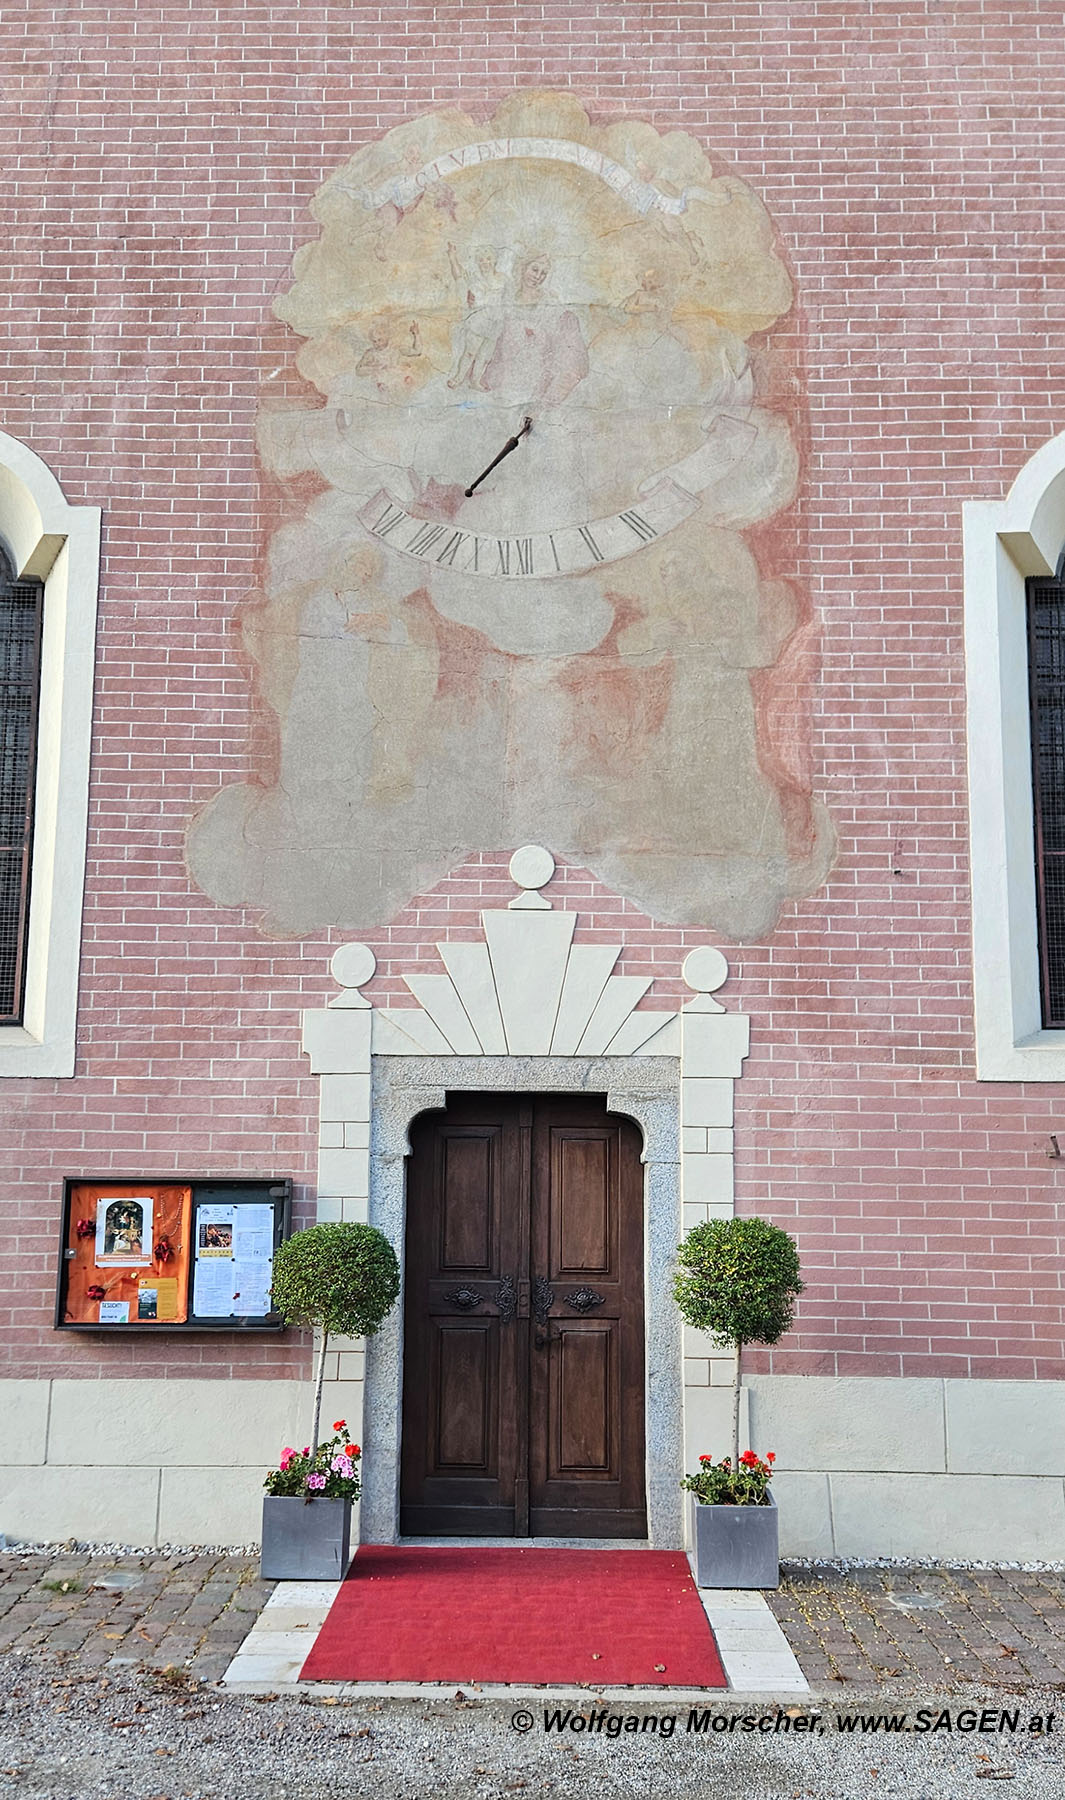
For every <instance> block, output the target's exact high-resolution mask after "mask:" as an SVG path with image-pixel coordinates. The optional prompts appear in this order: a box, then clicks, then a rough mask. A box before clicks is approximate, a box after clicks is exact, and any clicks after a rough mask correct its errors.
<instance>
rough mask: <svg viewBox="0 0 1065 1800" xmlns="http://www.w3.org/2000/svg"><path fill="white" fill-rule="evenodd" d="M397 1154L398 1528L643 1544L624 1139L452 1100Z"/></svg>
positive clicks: (636, 1149)
mask: <svg viewBox="0 0 1065 1800" xmlns="http://www.w3.org/2000/svg"><path fill="white" fill-rule="evenodd" d="M411 1144H412V1156H411V1160H410V1165H409V1174H408V1209H407V1249H406V1281H405V1287H406V1301H405V1306H406V1311H405V1337H404V1384H403V1457H402V1505H401V1512H400V1528H401V1530H402V1531H403V1532H404V1533H405V1534H409V1535H414V1536H417V1535H423V1534H433V1535H436V1534H440V1535H448V1534H457V1533H463V1534H466V1533H468V1534H470V1535H484V1536H493V1535H501V1536H523V1535H527V1534H530V1533H531V1534H532V1535H535V1536H546V1535H551V1536H566V1537H573V1536H587V1537H643V1536H645V1535H646V1512H645V1503H644V1418H643V1381H644V1344H643V1203H642V1194H643V1182H642V1168H641V1164H640V1140H639V1134H638V1132H637V1130H636V1128H635V1126H633V1125H632V1124H631V1123H630V1122H629V1121H627V1120H624V1119H620V1118H614V1117H611V1116H610V1115H608V1113H607V1112H606V1107H605V1103H604V1102H603V1101H602V1100H601V1099H597V1098H595V1097H592V1096H587V1095H579V1096H578V1095H573V1096H569V1095H566V1096H513V1095H461V1096H459V1095H456V1096H452V1097H450V1098H449V1101H448V1107H447V1112H446V1113H443V1114H441V1113H437V1114H426V1115H424V1116H423V1117H422V1118H421V1119H420V1120H418V1121H417V1122H416V1124H415V1126H414V1127H413V1128H412V1131H411Z"/></svg>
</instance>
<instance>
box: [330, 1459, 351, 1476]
mask: <svg viewBox="0 0 1065 1800" xmlns="http://www.w3.org/2000/svg"><path fill="white" fill-rule="evenodd" d="M329 1467H330V1468H331V1469H335V1470H336V1472H337V1474H338V1475H344V1476H347V1477H348V1478H349V1479H350V1476H351V1464H350V1462H349V1461H348V1459H347V1457H346V1456H334V1458H333V1460H332V1462H331V1463H330V1465H329Z"/></svg>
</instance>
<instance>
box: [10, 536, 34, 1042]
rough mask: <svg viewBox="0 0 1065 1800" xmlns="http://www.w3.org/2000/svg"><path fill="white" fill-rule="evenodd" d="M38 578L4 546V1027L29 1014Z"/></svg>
mask: <svg viewBox="0 0 1065 1800" xmlns="http://www.w3.org/2000/svg"><path fill="white" fill-rule="evenodd" d="M43 594H44V588H43V586H42V584H41V583H40V582H39V581H17V580H16V579H15V576H14V572H13V570H12V568H11V565H10V563H9V562H8V561H7V558H6V557H5V556H4V553H3V551H2V550H0V1024H4V1025H11V1024H17V1023H18V1022H19V1021H20V1020H21V1017H22V1004H23V988H24V985H25V964H26V933H27V928H28V925H29V901H30V857H31V852H32V848H33V787H34V779H33V778H34V764H35V761H36V748H37V701H38V692H39V688H40V651H41V601H42V597H43Z"/></svg>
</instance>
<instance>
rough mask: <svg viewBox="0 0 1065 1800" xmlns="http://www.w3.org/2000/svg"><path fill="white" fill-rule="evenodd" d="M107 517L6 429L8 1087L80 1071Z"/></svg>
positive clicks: (1, 718) (1, 481)
mask: <svg viewBox="0 0 1065 1800" xmlns="http://www.w3.org/2000/svg"><path fill="white" fill-rule="evenodd" d="M99 567H100V511H99V508H98V507H95V506H71V505H70V504H69V502H68V501H67V498H66V496H65V494H64V493H63V490H62V488H61V487H60V485H59V483H58V481H57V480H56V478H55V476H54V475H53V474H52V471H51V469H49V467H48V466H47V464H46V463H44V462H42V461H41V458H40V457H39V456H36V455H35V454H34V452H33V451H32V450H30V449H28V448H27V446H26V445H25V444H20V443H19V441H18V439H17V438H13V437H9V436H8V435H7V434H6V433H5V432H2V431H0V1077H4V1076H13V1077H16V1078H24V1077H26V1076H42V1077H52V1078H54V1077H56V1076H70V1075H73V1073H74V1062H75V1049H76V1025H77V1008H78V967H79V961H80V955H81V919H82V900H83V895H84V890H85V845H86V828H87V819H88V804H89V754H90V748H91V738H92V688H93V661H94V657H95V650H96V589H97V581H98V577H99Z"/></svg>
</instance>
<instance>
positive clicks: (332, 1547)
mask: <svg viewBox="0 0 1065 1800" xmlns="http://www.w3.org/2000/svg"><path fill="white" fill-rule="evenodd" d="M351 1504H352V1503H351V1501H350V1500H311V1501H310V1502H308V1501H306V1500H300V1499H298V1498H296V1499H292V1498H290V1497H289V1496H287V1495H283V1496H282V1495H274V1494H267V1495H266V1496H265V1497H264V1499H263V1551H262V1561H261V1564H260V1570H261V1573H262V1575H263V1577H264V1578H265V1579H266V1580H268V1581H340V1580H341V1579H342V1578H343V1575H344V1571H345V1570H346V1568H347V1566H348V1563H349V1561H350V1557H351V1549H350V1546H351Z"/></svg>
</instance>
